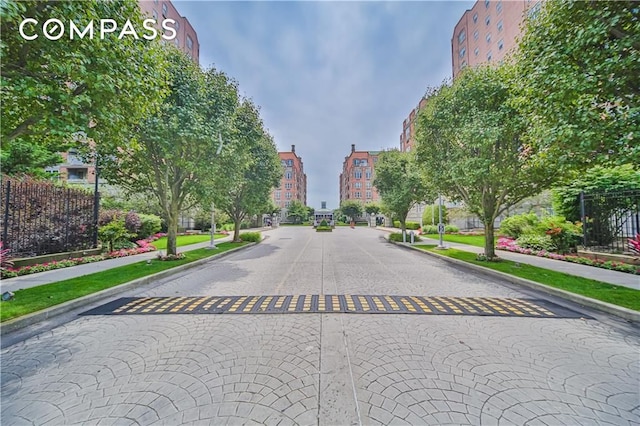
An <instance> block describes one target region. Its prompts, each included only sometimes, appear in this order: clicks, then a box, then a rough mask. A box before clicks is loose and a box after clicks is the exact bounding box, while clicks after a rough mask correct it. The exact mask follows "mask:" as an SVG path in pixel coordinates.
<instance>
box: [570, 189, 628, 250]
mask: <svg viewBox="0 0 640 426" xmlns="http://www.w3.org/2000/svg"><path fill="white" fill-rule="evenodd" d="M580 212H581V217H582V227H583V241H582V243H583V246H584V247H585V248H586V249H588V250H592V251H602V252H611V253H628V252H629V239H630V238H634V237H635V236H636V235H638V234H640V190H634V191H619V192H606V193H605V192H603V193H592V194H586V193H582V194H581V195H580Z"/></svg>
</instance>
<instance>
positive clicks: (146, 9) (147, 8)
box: [138, 0, 200, 64]
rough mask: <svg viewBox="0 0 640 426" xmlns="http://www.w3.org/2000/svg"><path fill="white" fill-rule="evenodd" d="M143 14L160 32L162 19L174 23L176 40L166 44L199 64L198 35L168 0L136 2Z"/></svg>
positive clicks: (141, 0)
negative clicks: (152, 20)
mask: <svg viewBox="0 0 640 426" xmlns="http://www.w3.org/2000/svg"><path fill="white" fill-rule="evenodd" d="M138 4H139V5H140V10H141V11H142V13H143V14H145V15H147V16H149V17H150V18H152V19H154V20H155V21H156V29H157V30H159V31H160V30H161V26H160V23H161V22H162V21H163V20H164V19H173V20H174V21H176V23H175V30H176V33H177V35H176V38H174V39H173V40H171V41H166V42H167V43H173V44H174V45H175V46H176V47H177V48H178V49H180V50H182V51H183V52H184V53H186V54H187V55H188V56H189V57H191V59H193V61H194V62H195V63H197V64H198V63H200V43H199V42H198V34H197V33H196V31H195V30H194V29H193V27H192V26H191V24H190V23H189V20H188V19H187V18H185V17H184V16H182V15H180V13H179V12H178V9H176V8H175V6H174V5H173V3H171V2H170V1H169V0H140V1H139V2H138Z"/></svg>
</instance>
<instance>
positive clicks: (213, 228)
mask: <svg viewBox="0 0 640 426" xmlns="http://www.w3.org/2000/svg"><path fill="white" fill-rule="evenodd" d="M218 140H219V141H220V145H218V149H217V150H216V156H218V155H220V153H221V152H222V145H224V142H223V141H222V134H221V133H218ZM215 210H216V209H215V204H214V202H213V201H211V243H209V247H207V248H209V249H217V248H218V247H216V243H215V234H216V218H215Z"/></svg>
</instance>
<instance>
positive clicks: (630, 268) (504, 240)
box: [496, 237, 640, 275]
mask: <svg viewBox="0 0 640 426" xmlns="http://www.w3.org/2000/svg"><path fill="white" fill-rule="evenodd" d="M496 249H498V250H505V251H510V252H513V253H521V254H529V255H533V256H538V257H546V258H548V259H555V260H564V261H565V262H573V263H579V264H582V265H588V266H595V267H598V268H605V269H610V270H612V271H620V272H627V273H630V274H636V275H640V266H637V265H631V264H628V263H623V262H616V261H613V260H603V259H589V258H588V257H580V256H569V255H563V254H558V253H553V252H549V251H546V250H532V249H527V248H522V247H519V246H518V244H517V243H516V240H514V239H513V238H509V237H501V238H498V241H497V242H496Z"/></svg>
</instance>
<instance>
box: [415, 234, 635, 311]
mask: <svg viewBox="0 0 640 426" xmlns="http://www.w3.org/2000/svg"><path fill="white" fill-rule="evenodd" d="M414 247H417V248H419V249H421V250H425V251H431V252H434V253H437V254H441V255H443V256H447V257H451V258H454V259H458V260H462V261H464V262H468V263H472V264H474V265H478V266H484V267H485V268H489V269H493V270H495V271H500V272H504V273H506V274H509V275H514V276H516V277H520V278H524V279H527V280H530V281H535V282H537V283H540V284H544V285H548V286H549V287H554V288H558V289H561V290H565V291H569V292H571V293H575V294H579V295H581V296H585V297H590V298H592V299H596V300H600V301H602V302H607V303H611V304H613V305H618V306H622V307H624V308H628V309H633V310H635V311H640V290H634V289H632V288H628V287H624V286H616V285H613V284H608V283H603V282H601V281H596V280H592V279H589V278H582V277H576V276H575V275H569V274H565V273H563V272H557V271H551V270H549V269H544V268H539V267H537V266H532V265H527V264H523V263H520V264H517V265H516V262H513V261H511V260H504V259H503V260H502V261H500V262H483V261H479V260H476V254H475V253H470V252H466V251H462V250H457V249H454V248H450V249H446V250H438V249H436V246H435V245H417V246H414Z"/></svg>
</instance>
